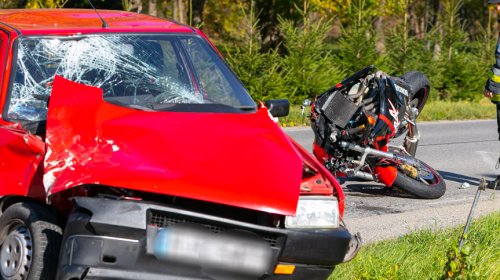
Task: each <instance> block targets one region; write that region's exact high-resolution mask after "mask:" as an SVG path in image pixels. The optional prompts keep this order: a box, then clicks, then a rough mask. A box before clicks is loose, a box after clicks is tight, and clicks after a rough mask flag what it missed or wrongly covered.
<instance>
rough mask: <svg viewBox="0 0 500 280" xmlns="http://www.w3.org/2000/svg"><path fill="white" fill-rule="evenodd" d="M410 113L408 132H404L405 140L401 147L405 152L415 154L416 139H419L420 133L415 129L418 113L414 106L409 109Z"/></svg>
mask: <svg viewBox="0 0 500 280" xmlns="http://www.w3.org/2000/svg"><path fill="white" fill-rule="evenodd" d="M409 113H410V119H411V120H410V121H408V133H407V134H406V137H405V141H404V144H403V147H404V148H405V150H406V152H408V153H409V154H410V155H412V156H415V154H416V153H417V146H418V141H419V140H420V133H419V132H418V129H417V124H416V122H415V119H416V118H417V115H418V110H417V109H416V108H412V109H410V110H409Z"/></svg>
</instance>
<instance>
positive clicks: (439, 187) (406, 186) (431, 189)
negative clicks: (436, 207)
mask: <svg viewBox="0 0 500 280" xmlns="http://www.w3.org/2000/svg"><path fill="white" fill-rule="evenodd" d="M415 160H416V161H417V162H418V164H417V165H418V168H417V178H412V177H411V176H409V175H407V174H406V173H405V172H403V171H402V170H400V168H398V171H397V174H396V179H395V180H394V183H393V186H396V187H397V188H399V189H401V190H403V191H405V192H407V193H409V194H411V195H414V196H416V197H418V198H424V199H437V198H440V197H441V196H443V195H444V193H445V192H446V184H445V182H444V179H443V177H441V175H440V174H439V173H438V172H437V171H436V170H434V169H433V168H432V167H430V166H429V165H427V164H426V163H424V162H423V161H421V160H418V159H415Z"/></svg>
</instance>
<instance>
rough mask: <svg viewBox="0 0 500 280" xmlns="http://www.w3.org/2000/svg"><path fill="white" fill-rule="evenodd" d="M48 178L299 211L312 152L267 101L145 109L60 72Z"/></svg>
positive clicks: (50, 182)
mask: <svg viewBox="0 0 500 280" xmlns="http://www.w3.org/2000/svg"><path fill="white" fill-rule="evenodd" d="M46 143H47V156H46V158H45V174H44V185H45V188H46V189H47V193H48V195H49V196H50V195H54V194H57V193H58V192H62V191H64V190H67V189H69V188H72V187H76V186H79V185H84V184H99V185H104V186H114V187H120V188H126V189H132V190H138V191H144V192H152V193H158V194H164V195H171V196H181V197H186V198H191V199H198V200H203V201H208V202H214V203H221V204H226V205H232V206H237V207H243V208H249V209H254V210H260V211H266V212H271V213H277V214H283V215H294V214H295V210H296V205H297V201H298V197H299V188H300V184H301V176H302V160H301V158H300V155H299V154H298V153H297V151H296V150H295V149H294V148H293V146H292V144H291V143H290V141H289V140H288V139H287V137H286V135H285V134H284V133H283V132H282V131H281V129H280V128H279V127H278V125H277V124H276V123H274V122H273V121H272V120H271V119H270V118H269V115H268V112H267V109H266V108H259V109H258V110H257V112H252V113H236V114H234V113H233V114H230V113H191V112H183V113H180V112H156V111H155V112H153V111H143V110H136V109H132V108H127V107H121V106H117V105H113V104H110V103H107V102H105V101H104V100H103V97H102V90H101V89H100V88H96V87H91V86H86V85H82V84H78V83H74V82H71V81H69V80H66V79H64V78H62V77H59V76H56V78H55V80H54V85H53V90H52V93H51V99H50V104H49V110H48V119H47V140H46Z"/></svg>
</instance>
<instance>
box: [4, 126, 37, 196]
mask: <svg viewBox="0 0 500 280" xmlns="http://www.w3.org/2000/svg"><path fill="white" fill-rule="evenodd" d="M44 153H45V146H44V143H43V141H42V140H41V139H39V138H37V137H36V136H33V135H31V134H28V133H26V132H25V131H24V130H21V129H17V128H13V127H0V155H1V156H0V178H1V179H0V197H1V196H7V195H23V196H25V195H28V193H29V192H30V187H33V186H32V181H33V176H34V174H35V172H36V170H37V168H38V166H39V164H40V163H41V161H42V160H43V155H44ZM38 187H39V186H38ZM34 188H36V189H39V188H37V187H34ZM35 198H39V199H44V196H43V195H41V194H40V193H37V194H36V195H35Z"/></svg>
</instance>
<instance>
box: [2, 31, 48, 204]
mask: <svg viewBox="0 0 500 280" xmlns="http://www.w3.org/2000/svg"><path fill="white" fill-rule="evenodd" d="M9 49H10V48H9V36H8V34H7V33H6V32H4V31H3V30H2V29H0V89H1V90H0V97H1V98H0V104H1V105H2V106H1V107H2V108H0V112H2V117H1V118H0V197H2V196H10V195H28V196H32V197H35V198H39V199H43V198H44V197H45V190H44V188H43V185H42V183H41V182H42V180H41V179H42V178H41V176H38V175H39V174H42V172H41V171H42V170H39V168H40V167H41V166H40V164H41V163H42V160H43V156H44V154H45V144H44V142H43V141H42V139H41V138H40V137H38V136H35V135H32V134H31V133H29V132H27V131H26V130H24V129H23V128H22V127H21V125H20V124H17V123H11V122H8V121H6V120H5V119H4V118H3V115H4V114H3V112H5V110H4V108H5V106H7V105H8V102H9V100H8V98H6V96H7V92H8V81H9V79H8V77H7V76H8V71H7V70H6V69H9V68H11V67H7V66H8V63H9V62H8V57H9V56H10V54H9ZM10 57H12V56H10ZM4 100H5V102H4ZM37 171H38V172H37Z"/></svg>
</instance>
